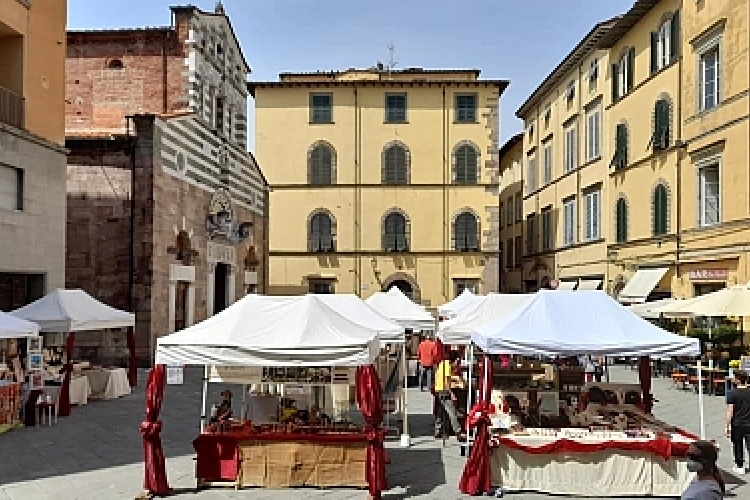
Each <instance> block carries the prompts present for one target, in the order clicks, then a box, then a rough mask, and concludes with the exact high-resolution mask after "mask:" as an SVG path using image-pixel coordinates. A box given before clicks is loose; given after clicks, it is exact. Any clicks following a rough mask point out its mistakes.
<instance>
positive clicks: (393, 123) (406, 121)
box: [383, 120, 409, 125]
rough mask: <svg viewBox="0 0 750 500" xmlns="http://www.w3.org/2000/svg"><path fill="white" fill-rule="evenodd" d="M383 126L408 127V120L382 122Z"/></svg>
mask: <svg viewBox="0 0 750 500" xmlns="http://www.w3.org/2000/svg"><path fill="white" fill-rule="evenodd" d="M383 124H384V125H408V124H409V121H408V120H383Z"/></svg>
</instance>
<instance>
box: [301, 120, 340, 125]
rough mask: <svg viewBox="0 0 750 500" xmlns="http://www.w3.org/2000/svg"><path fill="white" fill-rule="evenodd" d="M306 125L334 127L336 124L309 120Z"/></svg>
mask: <svg viewBox="0 0 750 500" xmlns="http://www.w3.org/2000/svg"><path fill="white" fill-rule="evenodd" d="M308 123H309V124H310V125H335V124H336V122H334V121H330V122H315V121H312V120H310V121H309V122H308Z"/></svg>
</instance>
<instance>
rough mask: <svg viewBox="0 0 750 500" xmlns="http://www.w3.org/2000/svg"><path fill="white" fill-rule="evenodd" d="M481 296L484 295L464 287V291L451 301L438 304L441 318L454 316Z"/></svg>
mask: <svg viewBox="0 0 750 500" xmlns="http://www.w3.org/2000/svg"><path fill="white" fill-rule="evenodd" d="M481 298H482V295H476V294H474V293H472V291H471V290H469V289H468V288H464V291H463V292H461V294H460V295H459V296H458V297H456V298H455V299H453V300H451V301H450V302H446V303H445V304H443V305H442V306H438V314H439V315H440V318H441V319H448V318H452V317H454V316H455V315H457V314H458V313H459V312H461V311H462V310H463V309H464V308H466V307H467V306H469V305H470V304H473V303H474V302H476V301H477V300H481Z"/></svg>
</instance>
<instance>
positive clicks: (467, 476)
mask: <svg viewBox="0 0 750 500" xmlns="http://www.w3.org/2000/svg"><path fill="white" fill-rule="evenodd" d="M490 413H494V409H493V408H492V407H491V405H490V404H488V403H486V402H484V401H479V402H478V403H477V404H475V405H474V407H473V408H472V409H471V412H470V413H469V417H468V419H467V421H468V424H469V428H470V429H471V428H475V427H476V429H477V433H476V438H475V439H474V445H473V446H472V447H471V453H470V454H469V459H468V460H467V461H466V465H465V466H464V471H463V474H461V481H459V483H458V489H459V490H460V491H461V493H464V494H466V495H480V494H483V493H489V492H490V490H491V489H492V464H491V463H490V431H489V426H490V417H489V415H490Z"/></svg>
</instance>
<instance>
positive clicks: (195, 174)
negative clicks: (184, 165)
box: [185, 170, 221, 189]
mask: <svg viewBox="0 0 750 500" xmlns="http://www.w3.org/2000/svg"><path fill="white" fill-rule="evenodd" d="M185 176H186V177H188V178H189V179H193V180H194V181H196V182H197V183H198V184H201V185H203V186H207V187H209V188H211V189H218V188H220V187H221V186H220V185H219V184H218V183H215V182H213V181H211V180H209V179H208V178H206V177H203V176H202V175H200V174H199V173H198V172H196V171H194V170H188V171H187V172H186V173H185Z"/></svg>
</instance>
